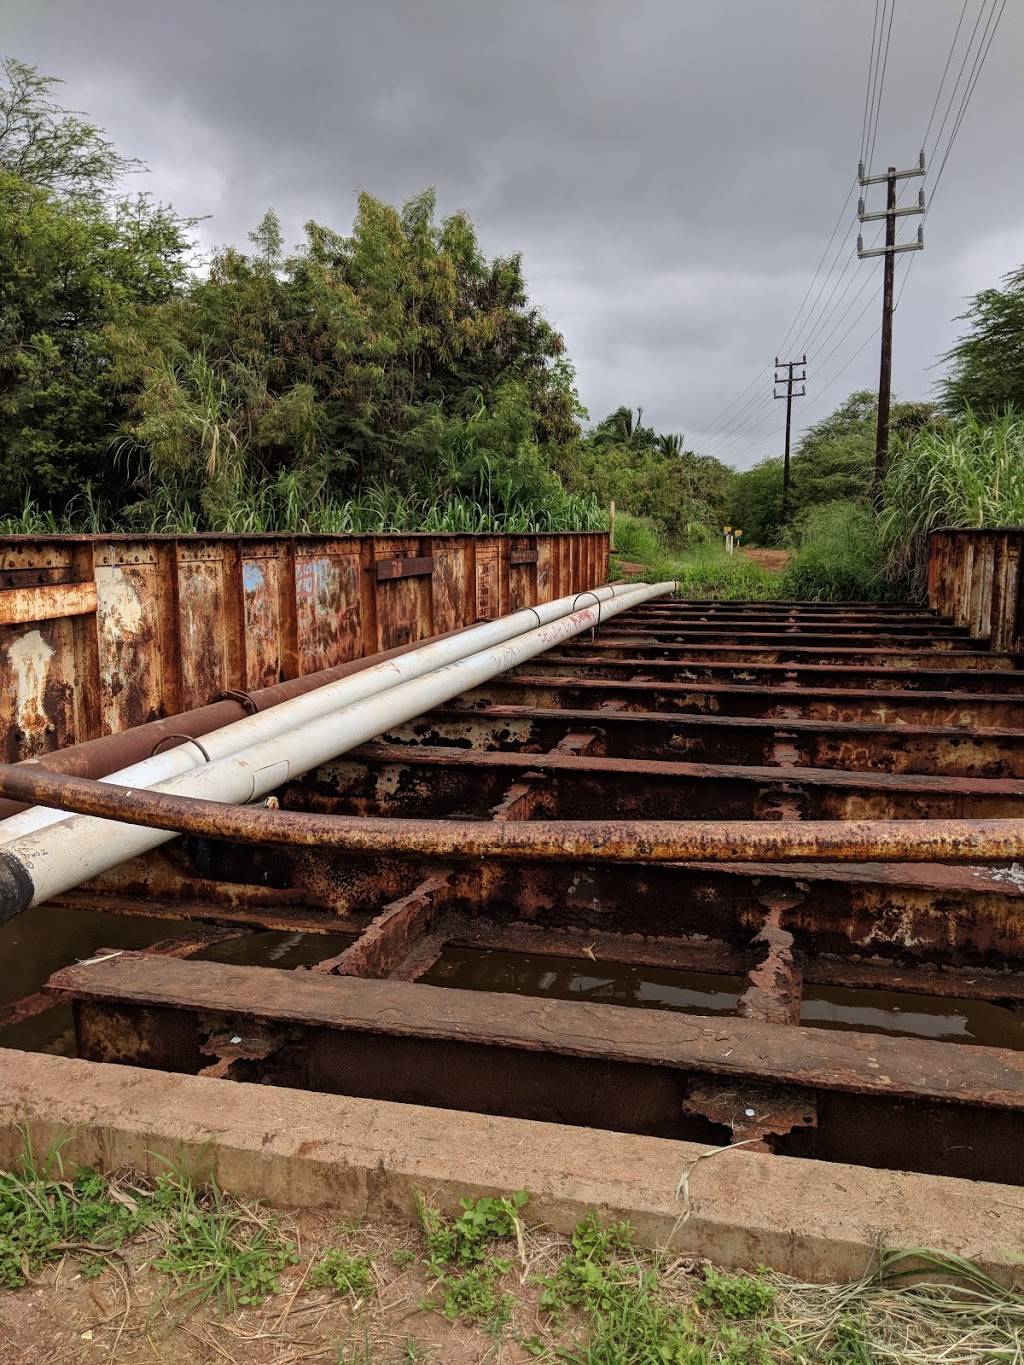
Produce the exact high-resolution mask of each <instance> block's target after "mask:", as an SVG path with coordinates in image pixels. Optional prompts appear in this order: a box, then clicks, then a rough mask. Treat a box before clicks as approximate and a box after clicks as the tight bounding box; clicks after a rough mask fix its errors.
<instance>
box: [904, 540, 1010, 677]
mask: <svg viewBox="0 0 1024 1365" xmlns="http://www.w3.org/2000/svg"><path fill="white" fill-rule="evenodd" d="M1022 549H1024V527H1022V526H986V527H979V528H973V527H964V528H957V529H953V528H949V527H943V528H942V529H940V530H937V531H933V532H932V533H931V538H930V541H929V556H928V605H929V606H930V607H931V608H932V610H933V611H937V612H939V613H940V614H941V615H942V616H949V617H952V619H953V621H954V623H955V624H956V625H958V626H967V627H968V629H969V630H970V632H971V634H972V635H976V636H985V637H988V638H989V639H991V641H992V648H993V649H997V650H1010V651H1011V652H1014V653H1019V652H1021V651H1024V622H1022V620H1021V590H1020V575H1021V553H1022Z"/></svg>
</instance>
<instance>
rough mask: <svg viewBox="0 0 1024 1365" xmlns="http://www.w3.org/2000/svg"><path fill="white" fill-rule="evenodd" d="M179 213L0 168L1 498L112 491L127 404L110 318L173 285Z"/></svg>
mask: <svg viewBox="0 0 1024 1365" xmlns="http://www.w3.org/2000/svg"><path fill="white" fill-rule="evenodd" d="M188 245H189V244H188V242H187V240H186V238H185V236H184V231H183V228H182V225H181V224H180V223H179V221H178V220H177V219H176V218H175V217H174V216H173V214H171V213H170V212H169V211H168V210H166V209H164V208H162V207H160V206H158V205H153V204H151V203H150V202H149V201H147V200H144V199H142V200H135V201H131V202H128V201H125V202H122V203H120V204H117V205H114V206H112V207H108V206H107V205H105V204H103V203H101V202H100V201H98V200H96V199H94V198H92V197H84V198H71V199H66V198H61V197H59V196H57V195H55V194H54V193H53V192H52V191H50V190H47V189H43V188H40V187H38V186H36V185H32V184H29V183H28V182H27V181H25V180H23V179H22V178H20V177H19V176H16V175H12V174H10V173H0V298H2V299H3V308H2V309H0V507H3V508H5V509H6V510H13V509H14V508H15V507H17V506H20V504H21V503H22V502H23V500H24V498H25V496H26V493H27V492H31V494H32V495H33V496H34V497H35V498H36V499H37V500H38V501H39V502H40V503H41V504H42V505H44V506H50V507H55V508H58V509H62V508H63V507H64V506H65V505H66V504H67V502H68V500H69V499H70V498H72V497H74V496H75V495H76V494H77V493H79V492H80V491H81V490H82V488H83V485H84V484H85V483H87V482H88V483H92V484H93V485H94V486H95V489H96V491H97V493H98V494H99V495H104V494H109V495H111V496H113V495H115V493H116V491H117V490H118V488H119V485H120V484H121V482H122V477H121V476H119V475H118V474H117V473H116V471H115V469H114V462H113V454H112V452H113V446H114V442H115V439H116V436H117V432H118V426H119V424H120V422H121V421H122V420H123V419H124V417H125V415H126V409H125V406H124V401H123V396H122V394H121V392H120V389H119V384H118V379H117V374H116V368H115V365H114V350H115V346H114V329H115V328H118V327H120V328H124V327H126V326H129V325H134V324H136V323H137V322H138V320H139V319H140V317H141V314H142V313H143V312H144V311H145V310H146V308H148V307H150V306H151V305H154V304H157V303H160V302H162V301H163V300H165V299H166V298H167V297H168V296H169V295H170V294H171V293H172V292H173V291H174V289H175V288H176V287H177V285H178V283H179V282H180V280H181V278H182V275H183V271H184V261H185V257H186V254H187V251H188Z"/></svg>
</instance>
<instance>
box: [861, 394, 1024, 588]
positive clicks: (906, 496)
mask: <svg viewBox="0 0 1024 1365" xmlns="http://www.w3.org/2000/svg"><path fill="white" fill-rule="evenodd" d="M883 495H884V496H883V506H882V511H881V515H880V519H879V523H880V532H881V536H882V540H883V543H884V544H885V547H886V556H887V557H886V567H887V571H888V574H889V576H890V578H893V579H895V580H902V581H903V582H904V583H905V584H907V585H908V586H909V587H910V589H911V590H912V591H914V592H917V593H919V592H921V591H922V590H923V583H924V574H925V570H926V565H927V540H928V532H929V531H930V530H932V529H933V528H934V527H936V526H1006V525H1011V526H1019V525H1022V524H1024V415H1022V414H1021V413H1019V412H1014V411H1009V412H1006V413H1004V414H1003V416H1001V417H997V418H994V419H992V420H990V421H982V420H981V419H980V418H978V417H976V416H975V414H974V413H972V412H965V413H963V414H962V415H961V416H958V417H955V418H950V419H948V420H947V421H945V422H943V423H942V424H941V425H938V426H935V427H926V428H924V429H923V430H921V431H919V432H917V433H916V434H915V435H913V436H911V437H908V438H906V439H904V440H902V441H900V442H898V443H897V444H896V446H895V448H894V452H893V458H892V461H891V463H890V466H889V472H888V474H887V475H886V479H885V485H884V490H883Z"/></svg>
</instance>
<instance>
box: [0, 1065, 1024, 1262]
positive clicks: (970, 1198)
mask: <svg viewBox="0 0 1024 1365" xmlns="http://www.w3.org/2000/svg"><path fill="white" fill-rule="evenodd" d="M26 1133H27V1134H28V1136H29V1137H30V1139H31V1141H32V1143H33V1146H34V1147H35V1148H36V1150H37V1151H38V1150H40V1149H45V1148H46V1147H47V1146H49V1145H50V1144H52V1143H53V1142H55V1141H56V1140H58V1139H59V1138H64V1137H68V1141H67V1142H66V1144H65V1146H64V1147H63V1149H62V1151H63V1155H64V1157H65V1159H66V1160H67V1161H70V1162H71V1163H78V1164H88V1165H93V1166H97V1167H99V1168H100V1169H103V1170H108V1171H112V1170H115V1169H116V1168H117V1167H119V1166H122V1165H131V1166H134V1167H135V1168H136V1169H138V1170H141V1171H146V1172H149V1173H151V1174H157V1173H159V1172H160V1171H161V1170H166V1165H165V1163H164V1162H163V1161H161V1159H160V1158H161V1157H169V1158H172V1159H174V1158H178V1159H181V1158H185V1159H187V1160H188V1161H189V1162H190V1163H191V1164H192V1165H193V1167H194V1168H197V1169H198V1170H199V1172H201V1173H203V1174H206V1175H214V1176H215V1177H216V1179H217V1181H218V1182H219V1183H220V1185H221V1186H222V1187H223V1188H224V1189H225V1190H229V1191H231V1192H233V1193H235V1194H237V1195H239V1196H242V1197H245V1198H259V1199H262V1200H265V1201H266V1202H268V1203H271V1204H277V1205H284V1206H290V1207H299V1206H305V1207H309V1206H316V1205H329V1206H333V1207H335V1208H337V1209H338V1210H339V1212H340V1213H341V1214H343V1215H345V1216H367V1217H370V1218H375V1219H382V1220H386V1221H392V1222H393V1221H401V1222H408V1221H409V1220H410V1219H411V1217H412V1213H413V1209H412V1198H411V1190H412V1187H413V1186H419V1187H420V1188H422V1189H423V1190H425V1191H427V1192H429V1193H431V1194H432V1195H434V1197H436V1199H437V1200H438V1202H439V1203H440V1204H441V1205H442V1206H444V1207H448V1208H452V1207H455V1206H456V1205H457V1201H458V1199H459V1198H460V1197H461V1196H463V1195H471V1196H473V1197H478V1196H479V1195H482V1194H495V1193H507V1192H508V1191H510V1190H514V1189H519V1188H526V1189H528V1190H529V1191H530V1193H531V1196H532V1197H531V1202H530V1206H529V1209H528V1216H529V1217H530V1220H531V1221H544V1222H546V1223H548V1224H550V1225H551V1226H553V1227H555V1228H557V1229H559V1230H560V1231H562V1232H568V1231H569V1230H570V1229H571V1228H572V1226H573V1224H574V1223H575V1222H576V1221H577V1220H578V1219H579V1218H580V1217H582V1215H583V1214H584V1213H585V1212H586V1211H587V1210H588V1209H590V1208H596V1209H598V1210H599V1211H600V1212H601V1213H603V1214H604V1215H606V1216H610V1217H614V1218H628V1219H629V1220H630V1222H631V1223H632V1224H633V1226H634V1228H635V1229H636V1231H637V1234H638V1237H639V1238H640V1240H641V1241H643V1242H644V1243H646V1244H647V1245H649V1246H655V1245H664V1244H666V1243H668V1244H670V1245H671V1246H672V1247H674V1248H676V1249H678V1250H679V1251H680V1252H683V1253H692V1254H696V1255H701V1256H706V1257H708V1258H709V1259H711V1260H713V1261H715V1262H717V1263H718V1264H720V1265H725V1266H742V1267H752V1266H756V1265H760V1264H764V1265H771V1266H774V1267H775V1268H776V1269H778V1270H780V1271H783V1272H785V1273H787V1274H790V1275H794V1276H797V1277H798V1278H801V1279H807V1280H829V1279H850V1278H854V1277H857V1276H859V1275H861V1274H863V1273H864V1271H865V1269H866V1268H867V1267H868V1266H869V1265H870V1263H871V1260H872V1256H873V1254H874V1252H875V1250H876V1248H877V1247H878V1246H879V1245H880V1244H885V1245H888V1246H899V1247H909V1246H927V1247H934V1248H937V1249H941V1250H944V1251H950V1252H956V1253H957V1254H959V1255H962V1256H968V1257H971V1258H972V1259H974V1260H976V1261H978V1262H979V1264H980V1265H981V1266H983V1267H984V1269H985V1270H987V1271H988V1273H989V1274H991V1275H993V1276H995V1277H996V1278H998V1279H999V1280H1001V1281H1003V1282H1005V1283H1011V1282H1017V1281H1018V1280H1019V1279H1021V1278H1024V1273H1022V1272H1024V1254H1022V1249H1024V1191H1021V1190H1020V1189H1017V1188H1015V1187H1011V1186H1003V1185H993V1184H982V1183H975V1182H971V1181H966V1180H951V1179H945V1178H943V1177H940V1176H927V1175H910V1174H906V1173H903V1172H897V1171H876V1170H872V1169H868V1168H865V1167H857V1166H841V1165H830V1164H827V1163H825V1162H819V1161H804V1160H800V1159H797V1158H789V1157H773V1156H765V1155H761V1154H758V1153H752V1152H747V1151H745V1150H743V1149H742V1148H737V1149H722V1150H721V1151H720V1152H719V1153H718V1154H716V1155H715V1156H713V1157H710V1158H708V1159H707V1160H703V1161H700V1162H698V1163H697V1164H696V1165H693V1164H692V1163H693V1162H694V1160H695V1158H696V1157H698V1156H699V1155H700V1154H701V1153H702V1152H705V1151H707V1150H708V1149H707V1148H704V1147H700V1146H698V1145H696V1144H693V1143H686V1142H669V1141H665V1140H663V1139H658V1138H646V1137H634V1136H630V1135H628V1134H621V1133H606V1132H600V1131H597V1130H594V1129H589V1128H567V1127H562V1126H559V1125H557V1124H549V1123H536V1122H532V1121H528V1120H524V1119H507V1118H492V1117H489V1116H487V1115H482V1114H461V1113H455V1112H453V1111H450V1110H442V1109H428V1108H423V1107H420V1106H416V1105H404V1104H392V1103H386V1102H382V1101H376V1100H361V1099H348V1098H345V1097H343V1096H337V1095H320V1094H311V1093H309V1092H307V1091H300V1090H284V1089H279V1088H275V1087H270V1086H257V1085H245V1084H239V1083H235V1082H230V1081H219V1080H211V1079H207V1078H204V1077H198V1076H178V1075H170V1074H168V1073H166V1072H160V1071H146V1070H143V1069H141V1068H137V1067H119V1066H109V1065H103V1064H100V1063H95V1062H86V1061H77V1060H71V1059H68V1058H64V1057H49V1056H43V1055H41V1054H38V1053H27V1052H14V1051H2V1050H0V1165H2V1166H5V1167H7V1166H10V1165H12V1164H14V1163H15V1162H16V1161H17V1159H18V1156H19V1154H20V1152H21V1150H22V1147H23V1143H24V1137H25V1134H26ZM68 1135H70V1136H68ZM688 1168H689V1170H690V1175H689V1190H690V1202H689V1205H688V1209H687V1206H684V1204H683V1202H682V1200H681V1199H680V1198H678V1197H677V1195H676V1188H677V1185H678V1183H679V1179H680V1176H681V1175H682V1173H683V1172H684V1171H686V1170H687V1169H688Z"/></svg>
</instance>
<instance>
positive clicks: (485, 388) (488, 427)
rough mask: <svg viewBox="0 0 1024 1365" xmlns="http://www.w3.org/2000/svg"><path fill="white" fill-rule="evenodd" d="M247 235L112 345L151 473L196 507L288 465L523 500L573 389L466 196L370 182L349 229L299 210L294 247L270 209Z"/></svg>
mask: <svg viewBox="0 0 1024 1365" xmlns="http://www.w3.org/2000/svg"><path fill="white" fill-rule="evenodd" d="M250 240H251V241H252V242H253V244H254V247H255V251H254V253H252V254H247V253H245V252H242V251H238V250H236V249H234V248H227V249H225V250H223V251H221V252H219V253H217V255H216V256H215V257H214V259H213V261H212V263H211V267H210V271H209V274H208V276H207V278H205V279H195V280H193V281H191V282H190V283H189V285H188V287H187V289H186V290H185V291H184V293H183V294H182V295H181V296H180V297H172V298H170V299H169V300H168V301H167V303H166V304H165V305H164V306H163V307H162V308H160V309H159V310H157V312H158V315H159V317H158V324H159V325H157V326H156V327H155V328H154V329H153V330H152V332H151V340H150V342H149V344H143V345H141V346H136V347H134V348H133V346H131V345H127V346H126V347H125V348H124V350H123V352H122V356H121V361H122V364H121V372H122V374H124V375H130V378H131V383H132V384H133V385H134V387H135V388H136V390H137V397H136V400H135V420H134V421H133V422H132V423H131V424H130V426H129V436H130V439H131V442H132V444H133V447H134V450H135V453H136V457H137V459H138V461H139V466H140V468H142V467H144V466H145V465H146V462H147V461H148V462H149V471H150V483H151V484H152V483H153V481H154V479H155V480H156V481H157V482H160V481H162V482H163V484H164V485H165V486H166V483H167V481H168V480H171V481H172V482H173V483H174V486H175V487H176V488H177V489H178V490H179V491H183V492H184V494H185V496H187V497H188V498H190V499H192V500H195V499H199V500H200V501H201V502H202V503H203V505H204V507H205V508H206V509H207V511H208V512H209V511H210V509H211V508H212V507H213V506H214V505H217V506H222V505H223V504H225V503H226V502H230V500H231V499H232V498H237V497H239V496H240V490H241V489H242V487H243V486H248V485H250V484H252V483H253V482H254V481H255V482H256V483H258V482H259V481H260V480H264V479H271V480H276V479H280V478H282V477H287V478H292V477H298V478H300V479H301V481H302V483H303V485H304V487H305V488H306V490H307V492H319V491H325V490H326V491H328V492H329V493H330V494H331V495H345V494H350V493H354V492H355V491H357V490H359V489H365V488H367V487H383V486H387V487H391V488H397V489H401V490H403V491H404V492H406V493H408V494H409V495H411V496H415V497H427V498H430V497H436V496H439V494H440V490H441V487H442V485H444V486H445V487H447V488H448V490H449V491H451V492H453V493H457V492H460V491H464V492H466V493H467V495H472V496H474V497H476V496H478V495H479V496H480V497H482V498H484V499H487V498H490V497H492V496H493V494H494V491H495V489H500V490H501V496H502V497H503V498H506V499H513V500H516V499H521V497H522V496H523V479H522V477H521V473H522V471H523V470H528V471H530V479H531V480H532V482H533V484H534V485H535V487H536V488H537V489H538V491H542V490H543V489H544V488H546V487H548V486H549V485H550V484H551V480H552V478H553V477H554V476H553V475H552V474H551V472H550V467H551V465H552V464H554V463H557V452H558V450H559V448H560V447H561V446H563V445H564V444H566V443H567V442H571V441H573V440H575V439H576V438H577V436H578V425H577V419H576V413H577V410H578V407H579V400H578V399H577V398H576V395H575V391H574V389H573V386H572V378H571V369H568V368H567V367H566V366H565V365H564V363H562V353H563V349H564V343H563V342H562V338H561V337H560V336H559V335H558V333H557V332H555V331H554V329H553V328H552V327H551V326H550V325H549V324H548V323H547V322H546V321H545V320H544V319H543V318H542V317H541V315H540V314H539V313H538V311H537V310H536V309H534V308H532V307H530V305H529V302H528V295H527V290H526V283H525V279H524V277H523V273H522V263H521V261H520V259H519V257H518V256H512V257H504V258H503V257H499V258H497V259H495V260H493V261H489V260H487V259H486V257H485V256H484V255H483V253H482V252H481V250H480V247H479V244H478V242H477V238H476V233H475V230H474V229H473V226H472V224H471V223H470V221H469V219H468V218H467V217H466V216H465V215H464V214H454V215H452V216H451V217H450V218H447V219H445V220H443V221H442V222H441V223H437V222H436V221H435V201H434V195H433V192H432V191H426V192H424V193H423V194H421V195H418V196H416V197H415V198H414V199H411V200H410V201H409V202H408V203H407V204H405V205H404V206H403V207H402V208H401V209H396V208H394V207H392V206H391V205H388V204H385V203H383V202H382V201H380V200H378V199H375V198H373V197H372V196H371V195H367V194H363V195H361V196H360V198H359V203H358V209H357V213H356V218H355V222H354V224H353V227H352V231H351V234H350V235H349V236H347V237H346V236H342V235H341V234H339V233H337V232H336V231H334V230H333V229H332V228H329V227H327V226H325V225H322V224H317V223H312V222H311V223H307V225H306V232H305V241H304V242H303V243H302V245H301V247H300V248H299V249H298V250H297V251H296V252H294V253H293V254H292V255H290V256H287V257H286V256H284V255H283V252H282V242H281V231H280V225H279V223H278V220H277V217H276V215H275V214H274V213H273V212H272V211H270V212H268V213H267V214H266V215H265V216H264V218H263V220H262V221H261V223H260V224H259V226H258V227H257V229H256V230H255V231H254V232H253V233H251V234H250ZM498 432H501V433H503V437H502V440H501V441H498V439H497V433H498ZM542 457H543V458H542ZM516 471H519V472H518V473H517V472H516ZM554 483H555V484H556V485H557V483H558V480H557V478H555V479H554ZM559 487H560V486H559ZM481 490H482V491H481Z"/></svg>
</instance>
